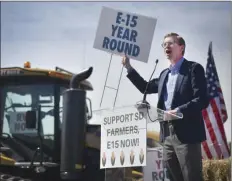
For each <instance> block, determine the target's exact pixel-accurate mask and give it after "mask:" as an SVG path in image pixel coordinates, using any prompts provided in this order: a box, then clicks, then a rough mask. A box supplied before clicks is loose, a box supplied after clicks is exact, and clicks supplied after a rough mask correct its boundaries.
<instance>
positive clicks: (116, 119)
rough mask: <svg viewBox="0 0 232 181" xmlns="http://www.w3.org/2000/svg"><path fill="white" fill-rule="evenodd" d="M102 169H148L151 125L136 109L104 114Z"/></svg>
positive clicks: (115, 110) (102, 125)
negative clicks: (140, 167)
mask: <svg viewBox="0 0 232 181" xmlns="http://www.w3.org/2000/svg"><path fill="white" fill-rule="evenodd" d="M101 121H102V124H101V160H100V161H101V168H116V167H118V168H119V167H133V166H145V165H146V148H147V129H146V127H147V121H146V119H145V118H144V117H143V113H142V112H138V111H137V109H136V108H135V107H124V108H117V109H116V108H115V109H114V110H108V111H104V112H103V113H102V117H101Z"/></svg>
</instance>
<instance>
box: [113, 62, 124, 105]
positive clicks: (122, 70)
mask: <svg viewBox="0 0 232 181" xmlns="http://www.w3.org/2000/svg"><path fill="white" fill-rule="evenodd" d="M122 72H123V65H122V69H121V74H120V78H119V81H118V88H117V89H116V96H115V98H114V106H113V107H115V103H116V100H117V96H118V89H119V86H120V83H121V79H122Z"/></svg>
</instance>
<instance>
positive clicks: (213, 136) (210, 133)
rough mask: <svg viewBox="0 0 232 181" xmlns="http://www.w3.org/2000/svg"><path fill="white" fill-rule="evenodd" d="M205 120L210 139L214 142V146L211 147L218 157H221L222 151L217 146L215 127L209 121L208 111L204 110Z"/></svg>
mask: <svg viewBox="0 0 232 181" xmlns="http://www.w3.org/2000/svg"><path fill="white" fill-rule="evenodd" d="M203 118H204V120H205V123H206V127H207V129H208V131H209V135H210V138H211V140H212V145H210V146H213V147H214V149H215V151H216V153H217V157H219V156H220V155H221V150H220V149H219V148H218V146H217V145H218V141H217V137H216V134H215V132H214V129H213V125H212V123H211V121H210V119H209V115H208V112H207V111H206V110H203Z"/></svg>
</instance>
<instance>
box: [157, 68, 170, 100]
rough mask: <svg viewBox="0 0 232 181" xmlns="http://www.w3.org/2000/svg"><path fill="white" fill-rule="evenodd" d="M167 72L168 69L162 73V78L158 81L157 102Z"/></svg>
mask: <svg viewBox="0 0 232 181" xmlns="http://www.w3.org/2000/svg"><path fill="white" fill-rule="evenodd" d="M168 72H169V69H167V70H165V71H164V73H163V74H162V76H161V77H160V81H159V87H158V96H159V97H158V100H160V96H161V93H162V90H163V86H164V82H165V80H166V77H167V74H168Z"/></svg>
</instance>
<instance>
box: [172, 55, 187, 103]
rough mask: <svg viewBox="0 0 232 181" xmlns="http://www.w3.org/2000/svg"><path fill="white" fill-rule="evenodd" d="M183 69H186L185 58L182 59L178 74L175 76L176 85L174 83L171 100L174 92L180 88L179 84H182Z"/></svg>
mask: <svg viewBox="0 0 232 181" xmlns="http://www.w3.org/2000/svg"><path fill="white" fill-rule="evenodd" d="M185 71H186V59H184V61H183V63H182V65H181V67H180V70H179V74H178V76H177V80H176V85H175V89H174V94H173V99H172V102H173V100H174V98H175V95H176V93H177V92H178V91H179V89H180V88H181V84H182V82H183V79H184V77H185Z"/></svg>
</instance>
